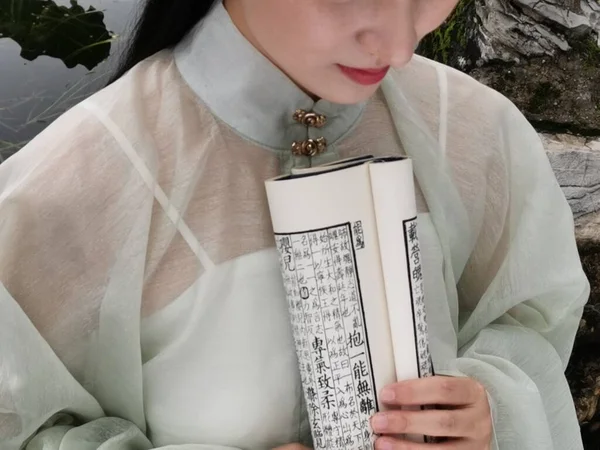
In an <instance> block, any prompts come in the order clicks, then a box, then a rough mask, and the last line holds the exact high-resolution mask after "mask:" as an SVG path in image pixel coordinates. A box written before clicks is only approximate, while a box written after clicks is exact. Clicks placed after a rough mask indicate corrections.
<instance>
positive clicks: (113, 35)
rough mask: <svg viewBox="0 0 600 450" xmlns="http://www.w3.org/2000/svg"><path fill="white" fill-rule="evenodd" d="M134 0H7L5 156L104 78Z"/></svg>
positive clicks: (0, 87) (1, 58) (1, 122)
mask: <svg viewBox="0 0 600 450" xmlns="http://www.w3.org/2000/svg"><path fill="white" fill-rule="evenodd" d="M135 4H136V2H135V1H134V0H79V1H77V0H71V1H69V0H0V162H1V161H2V160H4V159H5V158H7V157H8V156H10V155H11V154H13V153H14V152H15V151H17V150H18V149H19V148H21V147H22V146H23V145H24V144H26V143H27V142H28V141H29V140H30V139H32V138H33V137H34V136H35V135H36V134H38V133H39V132H40V131H41V130H43V129H44V128H45V127H46V126H47V125H48V124H49V123H51V122H52V121H53V120H54V119H55V118H56V117H58V116H59V115H60V114H61V113H63V112H64V111H66V110H67V109H68V108H70V107H71V106H73V105H74V104H76V103H78V102H80V101H81V100H83V99H84V98H85V97H86V96H87V95H89V94H90V93H92V92H94V90H96V89H98V88H99V87H101V86H102V85H103V84H104V83H105V82H106V78H107V75H108V73H109V69H110V68H111V67H112V66H111V63H113V62H114V61H113V60H112V59H111V58H110V55H113V57H114V55H115V54H116V53H117V50H118V48H119V44H121V43H122V41H123V39H122V34H123V33H124V32H125V30H126V29H127V27H128V25H130V23H131V21H132V18H133V17H132V12H133V11H132V9H133V7H134V6H135Z"/></svg>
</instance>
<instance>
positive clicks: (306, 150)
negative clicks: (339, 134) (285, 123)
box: [292, 137, 327, 156]
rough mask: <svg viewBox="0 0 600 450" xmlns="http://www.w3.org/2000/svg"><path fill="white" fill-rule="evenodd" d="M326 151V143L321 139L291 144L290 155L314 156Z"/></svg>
mask: <svg viewBox="0 0 600 450" xmlns="http://www.w3.org/2000/svg"><path fill="white" fill-rule="evenodd" d="M326 149H327V141H326V140H325V138H323V137H320V138H317V139H307V140H305V141H299V142H298V141H294V142H293V143H292V153H293V154H294V155H296V156H315V155H318V154H319V153H323V152H324V151H325V150H326Z"/></svg>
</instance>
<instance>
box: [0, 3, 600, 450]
mask: <svg viewBox="0 0 600 450" xmlns="http://www.w3.org/2000/svg"><path fill="white" fill-rule="evenodd" d="M213 3H214V5H213ZM455 3H456V0H436V1H431V0H419V1H413V0H381V1H363V0H301V1H300V0H286V1H282V0H226V1H225V3H224V4H222V3H221V2H220V1H216V2H212V1H208V0H207V1H197V0H196V1H194V0H149V1H148V3H147V5H146V7H145V10H144V12H143V13H142V15H141V19H140V21H139V24H138V29H137V33H136V35H135V38H134V40H133V42H132V44H131V50H130V52H129V53H128V55H127V57H126V58H125V61H124V65H123V67H122V69H121V70H120V72H119V76H118V77H117V79H116V80H115V81H114V82H113V83H111V84H110V85H109V86H108V87H106V88H105V89H103V90H102V91H100V92H98V93H97V94H95V95H94V96H92V97H91V98H90V99H88V100H86V101H84V102H83V103H82V104H80V105H78V106H76V107H74V108H73V109H72V110H70V111H69V112H67V113H66V114H64V115H63V116H62V117H61V118H59V119H58V120H56V121H55V122H54V123H53V124H52V125H51V126H49V127H48V128H47V129H46V130H45V131H44V132H43V133H41V134H40V135H39V136H38V137H37V138H36V139H34V140H33V141H32V142H31V143H30V144H29V145H28V146H27V147H26V148H24V149H23V150H22V151H21V152H19V153H18V154H17V155H15V156H13V157H12V158H10V159H9V160H8V161H7V162H6V163H5V164H3V165H2V167H1V168H0V248H1V249H2V253H1V255H0V281H1V283H2V284H1V285H0V286H1V287H0V312H1V313H0V368H1V372H0V374H1V376H0V444H1V445H0V447H1V448H2V449H7V450H16V449H20V448H25V449H27V450H34V449H35V450H38V449H43V450H50V449H52V450H58V449H60V450H80V449H89V450H92V449H93V450H124V449H136V450H137V449H151V448H161V449H164V450H166V449H169V450H199V449H207V450H208V449H210V450H214V449H230V448H241V449H266V448H276V447H278V446H288V447H290V448H295V447H299V446H301V445H309V446H310V445H313V444H314V445H315V446H316V447H317V446H318V445H320V444H318V443H311V441H310V427H309V423H308V421H307V414H306V410H305V406H304V403H303V395H302V391H301V386H300V380H299V375H298V367H297V361H296V356H295V352H294V347H293V340H292V337H291V332H290V327H289V320H288V316H287V306H286V302H285V295H284V293H283V288H282V286H281V281H280V274H279V266H278V260H277V256H276V251H275V249H274V246H273V236H272V231H271V228H270V227H269V223H270V220H269V215H268V208H267V204H266V200H265V194H264V184H263V183H264V180H265V179H267V178H270V177H273V176H275V175H278V174H280V173H282V172H284V171H288V170H289V169H290V168H291V167H303V166H307V165H309V164H320V163H324V162H328V161H332V160H335V159H339V158H345V157H351V156H356V155H359V154H364V153H367V152H368V153H370V154H374V155H380V154H390V153H396V154H408V155H409V156H411V157H412V158H413V161H414V167H415V173H416V182H417V187H418V205H419V233H420V240H421V247H422V254H423V267H424V270H425V293H426V296H427V299H426V302H427V304H426V307H427V314H428V321H429V327H430V330H431V338H430V339H431V352H432V358H433V363H434V366H435V367H436V369H437V372H438V376H435V377H431V378H427V379H421V380H409V381H405V382H402V383H397V384H394V385H391V386H386V387H385V389H384V390H383V392H381V398H382V399H383V401H384V402H386V403H387V405H388V407H389V408H386V409H388V411H385V412H381V413H379V414H377V415H376V416H375V417H373V419H372V422H371V425H372V427H373V429H374V430H375V431H376V432H377V433H378V435H379V436H380V437H379V438H378V440H377V443H376V446H377V448H380V449H413V450H417V449H431V450H433V449H455V450H459V449H461V450H467V449H468V450H483V449H488V448H493V449H510V450H519V449H523V450H541V449H544V450H546V449H557V450H568V449H580V448H582V444H581V440H580V437H579V434H578V425H577V421H576V418H575V413H574V408H573V404H572V399H571V397H570V393H569V389H568V386H567V383H566V381H565V378H564V374H563V372H564V368H565V366H566V364H567V360H568V358H569V354H570V351H571V348H572V344H573V339H574V336H575V332H576V329H577V325H578V322H579V319H580V317H581V312H582V308H583V305H584V303H585V302H586V300H587V296H588V292H589V286H588V283H587V280H586V278H585V276H584V274H583V272H582V270H581V265H580V261H579V259H578V255H577V251H576V246H575V242H574V237H573V223H572V217H571V213H570V210H569V207H568V205H567V203H566V201H565V199H564V197H563V195H562V193H561V190H560V188H559V186H558V185H557V183H556V181H555V179H554V177H553V174H552V171H551V168H550V167H549V165H548V162H547V160H546V157H545V154H544V151H543V148H542V145H541V143H540V141H539V139H538V137H537V134H536V133H535V131H534V130H533V129H532V128H531V126H530V125H529V124H528V123H527V121H526V120H525V119H524V117H523V116H522V115H521V114H520V113H519V111H518V110H517V109H516V108H515V106H514V105H513V104H512V103H510V102H509V101H508V100H507V99H505V98H504V97H503V96H501V95H499V94H498V93H496V92H494V91H492V90H490V89H489V88H486V87H485V86H483V85H481V84H479V83H477V82H476V81H474V80H473V79H471V78H470V77H468V76H466V75H464V74H461V73H459V72H457V71H455V70H452V69H450V68H448V67H445V66H443V65H440V64H437V63H434V62H432V61H429V60H427V59H425V58H422V57H417V56H414V55H413V50H414V49H415V47H416V45H417V42H418V41H419V39H421V38H422V37H423V36H424V35H425V34H426V33H428V32H430V31H432V30H433V29H435V28H436V27H437V26H439V25H440V24H441V23H442V22H443V20H444V19H445V18H446V17H447V16H448V15H449V14H450V12H451V11H452V9H453V8H454V6H455ZM297 110H302V111H304V112H315V113H317V114H321V115H324V116H325V119H326V121H325V124H322V123H316V124H315V123H307V122H306V121H303V120H302V117H301V116H302V114H300V115H298V114H295V112H296V111H297ZM319 137H323V138H325V139H326V145H325V146H323V147H324V148H322V150H323V151H321V152H320V153H318V154H316V155H308V154H307V152H304V151H303V150H302V149H303V148H305V147H306V145H305V143H306V142H307V140H308V139H309V138H312V139H316V138H319ZM294 141H295V142H297V145H296V146H295V148H296V149H298V148H299V149H300V150H299V151H294V152H292V151H291V145H292V142H294ZM402 405H437V406H435V407H434V408H428V409H425V410H416V411H415V410H412V411H406V410H404V411H401V410H400V408H399V407H400V406H402ZM401 433H422V434H428V435H433V436H441V437H445V438H447V439H445V440H444V441H443V442H438V443H427V444H418V443H409V442H408V441H403V440H402V439H401V438H399V437H397V435H398V434H401Z"/></svg>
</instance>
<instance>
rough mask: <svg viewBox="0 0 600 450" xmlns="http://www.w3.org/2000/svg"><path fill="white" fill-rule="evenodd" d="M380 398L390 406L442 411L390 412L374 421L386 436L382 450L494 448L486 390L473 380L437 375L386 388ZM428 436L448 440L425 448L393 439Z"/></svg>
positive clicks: (379, 449)
mask: <svg viewBox="0 0 600 450" xmlns="http://www.w3.org/2000/svg"><path fill="white" fill-rule="evenodd" d="M381 400H382V401H383V402H384V403H385V404H386V405H389V406H390V407H391V408H393V407H400V406H422V405H429V406H432V407H436V408H443V409H426V410H416V411H406V410H390V411H385V412H380V413H377V414H375V415H374V416H373V418H372V420H371V425H372V427H373V431H375V433H377V434H379V435H381V437H379V438H378V439H377V441H376V443H375V448H376V449H377V450H400V449H402V450H437V449H448V450H450V449H452V450H489V449H490V440H491V436H492V418H491V412H490V405H489V403H488V399H487V394H486V391H485V388H484V387H483V386H482V385H481V384H479V383H478V382H477V381H475V380H473V379H471V378H452V377H444V376H433V377H426V378H420V379H416V380H408V381H402V382H400V383H395V384H392V385H390V386H387V387H385V388H384V389H383V391H382V393H381ZM398 434H423V435H426V436H437V437H447V438H448V440H446V441H444V442H441V443H435V444H428V443H427V444H424V443H416V442H409V441H406V440H402V439H399V438H396V437H394V435H398Z"/></svg>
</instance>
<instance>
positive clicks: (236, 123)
mask: <svg viewBox="0 0 600 450" xmlns="http://www.w3.org/2000/svg"><path fill="white" fill-rule="evenodd" d="M175 61H176V64H177V67H178V68H179V71H180V72H181V75H182V77H183V78H184V80H185V81H186V82H187V83H188V85H189V86H190V87H191V89H192V90H193V91H194V92H195V93H196V94H197V95H198V97H199V98H200V99H201V101H202V102H203V103H204V104H205V105H206V106H207V107H208V108H209V109H210V110H211V111H212V113H213V114H214V115H215V116H217V117H218V118H219V119H220V120H222V121H223V122H225V123H227V124H228V125H229V126H230V127H232V128H233V129H234V130H236V131H237V132H238V133H239V134H241V135H242V136H244V137H246V138H248V139H250V140H252V141H254V142H256V143H258V144H260V145H262V146H266V147H269V148H271V149H276V150H285V151H290V149H291V144H292V142H293V141H301V140H305V139H308V138H315V139H316V138H318V137H324V138H325V139H326V140H327V142H328V146H331V145H332V144H334V143H335V142H336V141H337V140H338V139H340V138H341V137H342V136H344V135H345V134H346V133H347V132H349V131H350V129H351V128H352V127H353V125H354V124H355V123H356V122H357V121H358V118H359V117H360V115H361V113H362V111H363V108H364V105H365V103H361V104H355V105H340V104H334V103H331V102H328V101H326V100H319V101H317V102H315V101H313V100H312V99H311V98H310V97H309V96H308V95H306V94H305V93H304V92H303V91H302V90H301V89H299V88H298V87H297V86H296V85H295V84H294V83H293V82H292V81H291V80H290V79H289V78H288V77H287V76H286V75H285V74H284V73H283V72H281V70H279V69H278V68H277V67H276V66H275V65H273V64H272V63H271V62H270V61H269V60H268V59H267V58H265V57H264V56H263V55H262V54H261V53H260V52H259V51H257V50H256V49H255V48H254V46H252V45H251V44H250V43H249V42H248V41H247V40H246V38H245V37H244V36H243V35H242V34H241V33H240V32H239V30H238V29H237V28H236V26H235V25H234V24H233V22H232V21H231V19H230V17H229V14H228V12H227V11H226V9H225V8H224V6H223V4H222V3H221V2H217V4H216V6H215V7H214V8H213V10H212V11H211V13H210V14H209V16H208V17H207V18H206V19H204V20H203V21H202V22H201V23H199V24H198V25H197V26H196V27H195V28H194V29H193V30H192V31H191V32H190V33H189V34H188V36H187V37H186V38H185V39H184V40H183V41H182V42H181V43H180V44H178V45H177V47H176V49H175ZM296 109H303V110H305V111H313V112H316V113H318V114H323V115H325V116H326V117H327V124H326V125H325V126H324V127H322V128H320V129H317V128H312V127H306V126H304V125H302V124H300V123H298V122H296V121H295V120H294V119H293V114H294V111H295V110H296Z"/></svg>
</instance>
